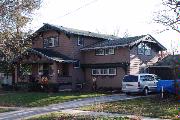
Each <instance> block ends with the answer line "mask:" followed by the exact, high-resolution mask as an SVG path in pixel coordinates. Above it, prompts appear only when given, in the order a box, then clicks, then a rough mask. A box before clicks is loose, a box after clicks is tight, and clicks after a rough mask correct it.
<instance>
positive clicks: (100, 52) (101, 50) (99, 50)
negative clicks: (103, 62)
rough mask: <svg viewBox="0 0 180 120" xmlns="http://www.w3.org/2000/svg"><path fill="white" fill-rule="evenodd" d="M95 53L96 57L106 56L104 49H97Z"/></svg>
mask: <svg viewBox="0 0 180 120" xmlns="http://www.w3.org/2000/svg"><path fill="white" fill-rule="evenodd" d="M95 53H96V55H104V49H97V50H96V51H95Z"/></svg>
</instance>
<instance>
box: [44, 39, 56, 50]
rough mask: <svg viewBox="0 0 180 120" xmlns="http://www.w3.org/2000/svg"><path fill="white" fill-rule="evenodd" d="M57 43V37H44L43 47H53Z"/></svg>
mask: <svg viewBox="0 0 180 120" xmlns="http://www.w3.org/2000/svg"><path fill="white" fill-rule="evenodd" d="M58 45H59V40H58V37H49V38H46V39H44V48H46V47H55V46H58Z"/></svg>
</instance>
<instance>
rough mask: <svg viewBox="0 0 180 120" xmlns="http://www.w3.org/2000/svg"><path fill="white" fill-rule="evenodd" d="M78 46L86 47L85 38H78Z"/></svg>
mask: <svg viewBox="0 0 180 120" xmlns="http://www.w3.org/2000/svg"><path fill="white" fill-rule="evenodd" d="M77 45H79V46H83V45H84V40H83V37H80V36H78V41H77Z"/></svg>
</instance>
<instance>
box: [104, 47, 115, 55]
mask: <svg viewBox="0 0 180 120" xmlns="http://www.w3.org/2000/svg"><path fill="white" fill-rule="evenodd" d="M113 54H114V48H108V49H105V55H113Z"/></svg>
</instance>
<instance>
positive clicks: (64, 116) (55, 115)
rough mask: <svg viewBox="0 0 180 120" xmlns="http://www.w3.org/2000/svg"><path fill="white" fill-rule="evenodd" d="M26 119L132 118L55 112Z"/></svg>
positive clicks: (120, 119) (83, 119)
mask: <svg viewBox="0 0 180 120" xmlns="http://www.w3.org/2000/svg"><path fill="white" fill-rule="evenodd" d="M26 120H130V119H129V118H128V117H106V116H98V117H94V116H89V115H70V114H64V113H61V112H53V113H49V114H46V115H41V116H36V117H32V118H29V119H26Z"/></svg>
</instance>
